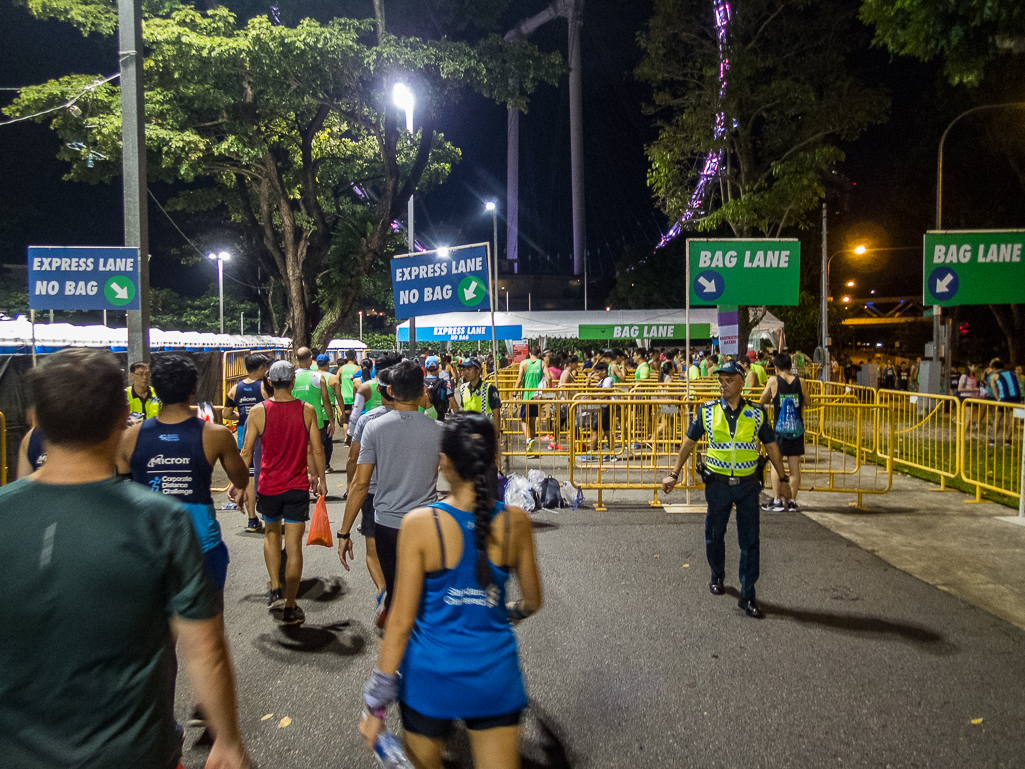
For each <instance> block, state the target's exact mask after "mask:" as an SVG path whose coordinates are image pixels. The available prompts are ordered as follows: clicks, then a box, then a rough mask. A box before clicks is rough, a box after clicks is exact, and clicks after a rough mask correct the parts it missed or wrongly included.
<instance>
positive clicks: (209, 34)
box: [5, 3, 562, 345]
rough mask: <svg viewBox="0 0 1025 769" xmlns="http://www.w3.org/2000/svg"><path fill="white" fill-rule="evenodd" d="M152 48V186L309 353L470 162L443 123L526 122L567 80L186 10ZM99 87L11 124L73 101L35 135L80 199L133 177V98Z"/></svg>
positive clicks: (66, 81)
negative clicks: (417, 211)
mask: <svg viewBox="0 0 1025 769" xmlns="http://www.w3.org/2000/svg"><path fill="white" fill-rule="evenodd" d="M75 5H76V7H87V8H88V7H92V6H96V7H106V6H107V5H109V3H92V4H90V3H76V4H75ZM98 29H99V31H104V29H103V28H98ZM144 38H145V41H146V60H145V79H146V137H147V142H146V143H147V153H148V162H149V176H150V179H151V180H161V181H166V182H172V183H175V184H176V185H178V187H177V188H178V189H181V190H182V191H181V192H180V194H178V195H177V196H176V197H175V198H174V199H173V200H172V201H171V202H170V208H171V209H177V210H180V211H189V212H198V211H222V212H224V214H225V215H226V216H227V217H229V218H230V221H231V223H232V225H233V226H234V227H235V228H236V229H237V230H238V231H239V233H240V237H241V238H242V240H243V241H244V242H245V244H246V245H247V246H249V249H247V253H246V257H247V258H248V259H250V262H249V264H250V266H256V265H258V266H259V267H260V268H261V270H262V272H263V274H265V275H267V276H269V281H270V282H269V289H270V290H269V292H267V293H266V294H262V295H261V301H262V302H263V303H264V305H265V309H266V311H267V313H268V314H269V315H270V317H272V318H273V319H274V320H275V323H274V325H275V330H276V331H278V332H279V333H281V332H285V331H288V332H289V333H291V334H292V335H293V336H294V337H295V339H296V342H297V344H309V343H310V342H311V341H313V342H314V343H315V344H318V345H323V344H324V343H326V341H327V340H329V339H330V338H331V336H332V335H333V333H334V332H335V331H336V330H337V329H338V328H339V326H340V325H341V324H342V323H343V322H344V320H345V318H346V316H347V315H348V314H349V312H350V311H351V309H352V307H353V305H354V302H355V301H356V300H357V299H358V298H359V296H360V294H361V287H362V278H363V277H364V276H366V275H367V274H369V273H370V272H371V271H372V270H373V269H374V268H375V267H377V266H379V265H380V263H381V260H382V259H383V258H384V257H385V256H386V255H388V254H389V253H390V252H391V251H392V250H393V249H394V247H395V245H396V243H397V235H396V231H395V228H394V223H395V222H396V220H398V219H400V218H401V217H402V216H403V214H404V212H405V205H406V202H407V201H408V200H409V197H410V195H412V194H413V192H414V191H419V192H424V191H426V190H429V189H430V188H431V187H432V186H435V185H437V184H440V183H441V182H443V181H444V180H445V178H446V177H447V175H448V173H449V171H450V170H451V167H452V165H453V164H454V163H456V162H458V160H459V151H458V149H457V148H455V147H453V146H452V145H451V144H450V143H448V142H447V141H446V140H445V138H444V136H443V135H441V134H440V133H438V132H436V131H435V125H436V121H437V117H438V115H439V113H440V111H441V110H442V109H445V108H447V107H450V106H451V105H452V104H454V103H455V102H457V101H458V99H459V97H460V95H461V93H462V92H463V91H464V90H465V89H468V88H469V89H473V90H475V91H477V92H478V93H481V94H483V95H484V96H486V97H488V98H492V99H494V100H495V101H497V102H499V103H502V104H505V103H511V104H514V105H516V106H518V107H521V108H525V107H526V99H527V94H529V93H530V92H531V91H532V90H533V89H534V88H535V87H536V86H537V85H538V83H540V82H541V81H548V82H554V81H556V79H557V77H558V75H559V73H560V72H561V71H562V64H561V59H560V58H559V57H558V56H557V55H554V56H552V55H541V54H539V53H538V52H537V49H536V48H534V47H533V46H531V45H529V44H527V43H524V42H513V43H507V42H505V41H504V40H502V39H501V38H498V37H497V36H489V37H486V38H484V39H483V40H481V41H479V42H478V43H477V44H475V45H472V46H471V45H469V44H467V43H462V42H457V41H451V40H447V39H442V40H436V41H430V40H422V39H419V38H400V37H396V36H393V35H390V34H388V33H387V31H386V30H382V29H381V28H380V26H379V25H375V24H374V23H373V21H372V20H364V19H351V18H334V19H331V20H330V21H327V22H323V23H322V22H317V21H314V20H312V19H306V20H303V21H301V22H299V23H298V24H297V25H296V26H295V27H288V26H284V25H279V24H275V23H273V22H272V21H271V19H270V18H269V17H267V16H255V17H253V18H251V19H249V21H248V22H247V23H245V24H239V22H238V20H237V18H236V16H235V15H234V14H233V13H232V12H231V11H229V10H227V9H224V8H215V9H213V10H211V11H209V12H201V11H198V10H196V9H195V8H192V7H190V6H175V7H174V8H173V9H172V10H170V11H167V10H166V9H165V10H164V15H155V16H151V17H150V18H148V19H147V20H146V21H145V23H144ZM399 78H402V79H403V81H404V82H406V84H407V85H408V86H409V87H410V88H411V89H412V90H413V91H414V92H415V93H416V96H417V108H416V114H417V119H418V123H419V127H418V128H419V130H418V131H417V133H416V135H414V136H409V135H408V134H407V133H406V132H405V131H404V130H402V128H401V127H400V124H399V121H398V116H397V114H396V109H395V108H394V107H393V106H392V105H391V103H390V102H391V86H392V84H393V83H394V82H396V81H397V80H398V79H399ZM99 79H100V78H98V77H97V76H71V77H66V78H61V79H60V80H57V81H52V82H50V83H46V84H44V85H42V86H38V87H35V88H30V89H25V90H24V91H22V92H21V94H20V95H19V97H18V98H17V99H16V100H15V101H14V103H13V104H11V105H10V106H9V107H7V108H6V110H5V111H6V112H7V113H8V114H11V115H27V114H33V113H36V112H40V111H42V110H45V109H48V108H50V107H53V106H55V105H59V104H62V103H64V102H66V101H68V100H69V99H72V98H75V97H77V98H76V101H75V107H76V109H74V110H58V111H56V112H51V113H49V114H47V115H44V116H41V117H39V118H38V119H39V120H41V121H43V120H48V121H49V122H50V125H51V127H52V128H53V129H54V130H55V131H56V132H57V134H58V135H59V136H60V139H61V144H62V146H61V148H60V150H59V154H60V156H61V157H62V158H63V159H65V160H67V161H69V162H70V163H71V168H70V170H69V173H68V176H67V178H70V179H74V180H78V181H89V182H99V181H106V180H108V179H110V178H112V177H113V176H115V175H117V174H118V173H120V143H121V134H120V131H121V126H120V103H119V89H118V87H117V86H116V85H114V84H113V83H103V84H99V85H96V83H97V81H98V80H99ZM183 183H184V185H185V187H184V189H182V184H183ZM253 272H255V270H253ZM276 296H277V299H276V298H275V297H276ZM281 299H283V300H284V301H283V303H282V302H281V301H280V300H281ZM281 306H283V307H284V309H285V316H284V317H283V318H282V317H276V312H275V311H276V309H277V308H279V307H281Z"/></svg>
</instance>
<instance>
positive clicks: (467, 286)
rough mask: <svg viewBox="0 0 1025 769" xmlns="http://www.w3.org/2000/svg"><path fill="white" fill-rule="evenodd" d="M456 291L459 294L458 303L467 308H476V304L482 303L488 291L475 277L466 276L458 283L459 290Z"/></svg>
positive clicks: (481, 281) (482, 282)
mask: <svg viewBox="0 0 1025 769" xmlns="http://www.w3.org/2000/svg"><path fill="white" fill-rule="evenodd" d="M457 290H458V292H459V294H458V296H459V301H460V302H462V303H463V304H465V305H466V306H467V307H476V306H477V305H478V304H480V303H481V302H483V301H484V299H485V298H486V297H487V295H488V290H487V288H486V287H485V286H484V281H483V280H481V279H480V278H478V277H477V276H476V275H467V276H466V277H465V278H463V279H462V280H461V281H460V282H459V288H458V289H457Z"/></svg>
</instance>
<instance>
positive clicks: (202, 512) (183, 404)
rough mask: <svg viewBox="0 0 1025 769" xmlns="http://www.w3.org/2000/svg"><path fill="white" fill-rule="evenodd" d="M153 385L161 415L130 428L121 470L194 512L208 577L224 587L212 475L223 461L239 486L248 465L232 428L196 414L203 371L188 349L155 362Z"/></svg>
mask: <svg viewBox="0 0 1025 769" xmlns="http://www.w3.org/2000/svg"><path fill="white" fill-rule="evenodd" d="M152 382H153V389H154V390H156V392H157V397H158V398H160V401H161V403H162V404H163V408H162V409H161V410H160V415H159V416H156V417H151V418H150V419H147V420H146V421H144V422H143V423H142V424H139V425H135V426H134V427H130V428H128V430H126V431H125V434H124V437H123V438H122V439H121V444H120V447H119V448H118V455H117V469H118V472H119V473H121V474H122V475H131V477H132V480H133V481H135V482H136V483H141V484H143V485H145V486H148V487H149V488H151V489H153V490H154V491H157V492H160V493H162V494H166V495H168V496H171V497H174V498H175V499H176V500H177V501H179V502H181V503H182V504H183V505H184V506H185V508H186V509H187V510H188V511H189V514H190V515H191V516H192V523H193V526H194V527H195V529H196V536H197V537H199V546H200V550H202V551H203V560H204V563H205V565H206V572H207V579H208V580H209V581H210V586H211V588H213V590H214V591H215V592H217V593H222V592H223V590H224V580H225V576H226V575H227V571H228V548H227V547H225V545H224V541H223V540H222V539H221V526H220V524H219V523H218V522H217V517H216V515H215V512H214V501H213V496H212V495H211V493H210V481H211V478H212V477H213V471H214V464H216V463H217V462H218V461H219V462H220V463H221V466H222V467H223V468H224V471H225V472H226V473H227V474H228V479H229V480H230V481H231V482H232V483H233V484H235V485H236V486H237V487H238V488H240V489H245V488H246V487H247V486H248V485H249V469H248V468H247V467H246V464H245V462H243V461H242V455H241V454H240V453H239V450H238V447H237V446H236V445H235V439H234V438H233V437H232V434H231V432H230V431H229V430H228V428H226V427H224V426H223V425H217V424H214V423H212V422H206V421H203V420H202V419H197V418H196V415H195V413H194V412H193V411H192V409H191V407H190V405H189V404H190V401H191V400H192V399H193V398H194V397H195V395H196V388H197V386H198V383H199V374H198V372H197V371H196V366H195V364H194V363H193V362H192V361H191V360H189V359H188V358H186V357H185V356H184V355H164V356H162V357H160V358H158V359H157V360H156V361H154V363H153V366H152Z"/></svg>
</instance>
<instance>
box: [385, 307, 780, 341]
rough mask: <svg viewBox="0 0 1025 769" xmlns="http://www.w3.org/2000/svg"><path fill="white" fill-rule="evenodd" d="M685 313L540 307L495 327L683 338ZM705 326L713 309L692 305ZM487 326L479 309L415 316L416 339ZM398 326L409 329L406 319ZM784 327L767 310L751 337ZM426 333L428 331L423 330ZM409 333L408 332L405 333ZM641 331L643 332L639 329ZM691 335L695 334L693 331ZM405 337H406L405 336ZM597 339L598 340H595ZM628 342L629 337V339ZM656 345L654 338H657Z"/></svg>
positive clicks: (544, 333)
mask: <svg viewBox="0 0 1025 769" xmlns="http://www.w3.org/2000/svg"><path fill="white" fill-rule="evenodd" d="M686 323H687V315H686V311H685V310H683V309H678V310H609V311H605V310H588V311H583V310H542V311H537V312H496V313H495V326H496V327H497V326H520V327H522V329H523V332H522V333H523V336H522V337H521V338H522V339H538V338H545V339H553V338H565V337H579V336H580V327H581V326H598V325H601V326H615V325H618V326H631V327H633V326H640V327H643V326H645V325H647V326H674V327H675V328H674V330H673V338H675V339H683V338H684V335H685V330H686ZM706 324H707V325H708V326H709V328H710V334H711V337H713V338H718V336H719V325H718V323H716V308H714V307H691V308H690V325H691V328H692V329H693V327H694V326H698V325H706ZM482 325H487V326H489V327H490V325H491V323H490V314H489V313H487V312H484V311H481V312H449V313H443V314H441V315H422V316H419V317H417V319H416V328H417V339H418V340H420V339H424V340H425V341H428V340H429V338H430V337H431V336H440V334H439V335H434V334H432V333H430V331H429V330H433V329H439V330H442V329H447V328H453V327H455V328H459V327H469V326H482ZM398 328H400V329H408V328H409V321H406V322H405V323H402V324H401V325H400V326H399V327H398ZM782 330H783V321H781V320H780V319H779V318H777V317H776V316H775V315H772V314H771V313H768V312H767V313H766V314H765V317H764V318H762V321H761V323H759V324H758V326H757V327H756V328H755V329H754V330H753V332H752V338H770V339H771V338H772V335H776V340H775V341H778V335H779V333H780V332H781V331H782ZM425 332H427V333H425ZM407 334H408V332H407ZM641 334H643V332H641ZM691 336H694V334H693V333H692V334H691ZM406 338H408V336H407V337H406ZM694 338H700V337H694ZM594 341H596V342H597V341H598V340H594ZM628 341H629V340H628ZM656 344H657V340H656Z"/></svg>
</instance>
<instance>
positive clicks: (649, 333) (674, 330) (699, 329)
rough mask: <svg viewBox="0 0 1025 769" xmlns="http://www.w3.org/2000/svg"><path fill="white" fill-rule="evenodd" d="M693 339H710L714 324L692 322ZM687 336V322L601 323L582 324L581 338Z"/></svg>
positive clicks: (666, 337) (671, 337)
mask: <svg viewBox="0 0 1025 769" xmlns="http://www.w3.org/2000/svg"><path fill="white" fill-rule="evenodd" d="M690 335H691V338H692V339H710V338H711V336H712V326H711V325H710V324H708V323H691V324H690ZM686 336H687V325H686V324H685V323H676V324H673V323H601V324H595V325H586V324H581V325H580V331H579V338H580V339H630V340H633V339H684V338H686Z"/></svg>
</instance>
